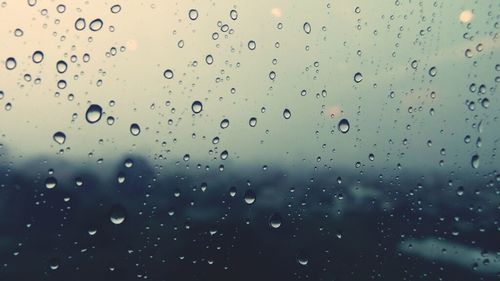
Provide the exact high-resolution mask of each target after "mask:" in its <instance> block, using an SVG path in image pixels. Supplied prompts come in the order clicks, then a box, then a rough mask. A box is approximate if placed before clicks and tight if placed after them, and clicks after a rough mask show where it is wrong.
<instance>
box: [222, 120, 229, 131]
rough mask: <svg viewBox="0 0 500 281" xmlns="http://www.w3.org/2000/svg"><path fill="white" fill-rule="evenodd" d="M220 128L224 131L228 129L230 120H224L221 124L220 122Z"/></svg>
mask: <svg viewBox="0 0 500 281" xmlns="http://www.w3.org/2000/svg"><path fill="white" fill-rule="evenodd" d="M220 127H221V128H222V129H226V128H227V127H229V120H227V119H223V120H222V121H221V122H220Z"/></svg>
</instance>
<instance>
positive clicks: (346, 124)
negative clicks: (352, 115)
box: [338, 119, 350, 134]
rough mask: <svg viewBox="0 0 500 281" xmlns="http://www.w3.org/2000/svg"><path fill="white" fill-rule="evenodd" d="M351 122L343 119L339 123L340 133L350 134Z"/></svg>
mask: <svg viewBox="0 0 500 281" xmlns="http://www.w3.org/2000/svg"><path fill="white" fill-rule="evenodd" d="M349 127H350V125H349V121H348V120H347V119H342V120H340V121H339V125H338V128H339V131H340V132H342V133H344V134H345V133H347V132H349Z"/></svg>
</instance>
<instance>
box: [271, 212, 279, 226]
mask: <svg viewBox="0 0 500 281" xmlns="http://www.w3.org/2000/svg"><path fill="white" fill-rule="evenodd" d="M281 221H282V218H281V215H280V214H279V213H274V214H272V215H271V216H270V217H269V225H270V226H271V227H272V228H278V227H280V226H281Z"/></svg>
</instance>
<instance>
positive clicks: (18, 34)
mask: <svg viewBox="0 0 500 281" xmlns="http://www.w3.org/2000/svg"><path fill="white" fill-rule="evenodd" d="M23 35H24V31H23V30H22V29H20V28H16V29H15V30H14V36H16V37H21V36H23Z"/></svg>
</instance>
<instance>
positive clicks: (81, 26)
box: [75, 18, 87, 31]
mask: <svg viewBox="0 0 500 281" xmlns="http://www.w3.org/2000/svg"><path fill="white" fill-rule="evenodd" d="M85 26H87V23H86V22H85V19H84V18H78V19H77V20H76V21H75V29H76V30H78V31H81V30H84V29H85Z"/></svg>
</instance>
